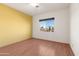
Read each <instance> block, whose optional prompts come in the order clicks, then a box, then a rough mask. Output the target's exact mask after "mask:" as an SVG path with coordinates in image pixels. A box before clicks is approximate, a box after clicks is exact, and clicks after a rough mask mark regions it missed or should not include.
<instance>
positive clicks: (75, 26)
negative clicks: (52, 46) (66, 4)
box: [70, 3, 79, 56]
mask: <svg viewBox="0 0 79 59" xmlns="http://www.w3.org/2000/svg"><path fill="white" fill-rule="evenodd" d="M70 11H71V13H70V14H71V20H70V34H71V40H70V45H71V48H72V50H73V52H74V54H75V55H78V56H79V4H75V3H74V4H71V7H70Z"/></svg>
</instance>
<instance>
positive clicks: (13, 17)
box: [0, 4, 32, 47]
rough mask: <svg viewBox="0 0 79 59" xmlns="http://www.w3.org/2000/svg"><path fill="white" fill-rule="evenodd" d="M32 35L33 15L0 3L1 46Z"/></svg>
mask: <svg viewBox="0 0 79 59" xmlns="http://www.w3.org/2000/svg"><path fill="white" fill-rule="evenodd" d="M31 37H32V16H30V15H27V14H23V13H21V12H19V11H16V10H14V9H12V8H9V7H8V6H5V5H3V4H0V47H3V46H6V45H9V44H13V43H15V42H19V41H22V40H25V39H29V38H31Z"/></svg>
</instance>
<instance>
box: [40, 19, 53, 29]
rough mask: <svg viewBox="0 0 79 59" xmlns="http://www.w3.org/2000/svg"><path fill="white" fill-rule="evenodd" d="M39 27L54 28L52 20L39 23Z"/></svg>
mask: <svg viewBox="0 0 79 59" xmlns="http://www.w3.org/2000/svg"><path fill="white" fill-rule="evenodd" d="M40 27H44V28H47V27H54V20H46V21H41V22H40Z"/></svg>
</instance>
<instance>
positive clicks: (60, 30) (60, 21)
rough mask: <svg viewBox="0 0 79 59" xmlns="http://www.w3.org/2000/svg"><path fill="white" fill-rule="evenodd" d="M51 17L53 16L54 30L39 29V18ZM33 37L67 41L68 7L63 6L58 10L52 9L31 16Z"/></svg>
mask: <svg viewBox="0 0 79 59" xmlns="http://www.w3.org/2000/svg"><path fill="white" fill-rule="evenodd" d="M51 17H55V22H54V23H55V26H54V28H55V31H54V32H42V31H40V24H39V19H45V18H51ZM33 37H34V38H40V39H46V40H51V41H57V42H62V43H69V9H68V8H65V9H61V10H58V11H52V12H47V13H44V14H40V15H37V16H33Z"/></svg>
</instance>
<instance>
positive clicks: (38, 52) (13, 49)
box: [0, 39, 73, 56]
mask: <svg viewBox="0 0 79 59" xmlns="http://www.w3.org/2000/svg"><path fill="white" fill-rule="evenodd" d="M0 56H73V53H72V50H71V48H70V46H69V45H68V44H63V43H57V42H52V41H47V40H39V39H29V40H25V41H22V42H18V43H15V44H12V45H9V46H6V47H2V48H0Z"/></svg>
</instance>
